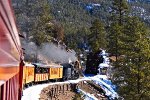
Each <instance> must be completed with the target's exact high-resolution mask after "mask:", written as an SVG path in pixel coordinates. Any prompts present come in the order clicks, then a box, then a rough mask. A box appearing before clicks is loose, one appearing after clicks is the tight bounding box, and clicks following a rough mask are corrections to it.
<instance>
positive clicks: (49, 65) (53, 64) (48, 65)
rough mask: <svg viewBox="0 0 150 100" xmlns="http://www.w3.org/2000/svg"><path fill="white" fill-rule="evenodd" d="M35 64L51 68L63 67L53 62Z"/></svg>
mask: <svg viewBox="0 0 150 100" xmlns="http://www.w3.org/2000/svg"><path fill="white" fill-rule="evenodd" d="M33 65H36V66H38V67H44V68H51V67H63V66H61V65H59V64H55V63H51V64H42V63H33Z"/></svg>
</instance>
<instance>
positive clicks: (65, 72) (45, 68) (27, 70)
mask: <svg viewBox="0 0 150 100" xmlns="http://www.w3.org/2000/svg"><path fill="white" fill-rule="evenodd" d="M75 67H79V66H76V64H70V63H61V64H56V63H51V64H42V63H25V65H24V67H23V87H24V88H27V87H29V86H32V85H34V84H42V83H45V82H57V81H66V80H74V79H78V78H79V71H78V70H77V69H76V68H75Z"/></svg>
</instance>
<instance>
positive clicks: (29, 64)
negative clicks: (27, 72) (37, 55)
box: [25, 63, 34, 67]
mask: <svg viewBox="0 0 150 100" xmlns="http://www.w3.org/2000/svg"><path fill="white" fill-rule="evenodd" d="M25 66H26V67H34V65H33V64H31V63H25Z"/></svg>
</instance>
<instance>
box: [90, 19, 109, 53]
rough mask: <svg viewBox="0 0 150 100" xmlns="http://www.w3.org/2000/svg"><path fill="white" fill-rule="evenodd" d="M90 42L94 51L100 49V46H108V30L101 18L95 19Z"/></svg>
mask: <svg viewBox="0 0 150 100" xmlns="http://www.w3.org/2000/svg"><path fill="white" fill-rule="evenodd" d="M90 31H91V34H90V35H89V44H90V46H91V48H92V50H93V51H98V50H99V49H100V48H103V49H104V48H106V44H107V43H106V31H105V28H104V25H103V23H102V22H100V21H99V20H94V22H93V23H92V27H91V28H90Z"/></svg>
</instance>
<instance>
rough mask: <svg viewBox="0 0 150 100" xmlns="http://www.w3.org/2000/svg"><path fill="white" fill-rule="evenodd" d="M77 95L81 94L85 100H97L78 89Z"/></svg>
mask: <svg viewBox="0 0 150 100" xmlns="http://www.w3.org/2000/svg"><path fill="white" fill-rule="evenodd" d="M77 92H78V93H82V94H83V95H84V96H85V100H98V99H97V98H96V97H95V96H94V95H92V94H89V93H87V92H85V91H83V90H81V89H78V91H77Z"/></svg>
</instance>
